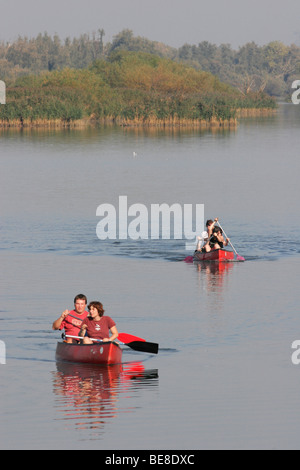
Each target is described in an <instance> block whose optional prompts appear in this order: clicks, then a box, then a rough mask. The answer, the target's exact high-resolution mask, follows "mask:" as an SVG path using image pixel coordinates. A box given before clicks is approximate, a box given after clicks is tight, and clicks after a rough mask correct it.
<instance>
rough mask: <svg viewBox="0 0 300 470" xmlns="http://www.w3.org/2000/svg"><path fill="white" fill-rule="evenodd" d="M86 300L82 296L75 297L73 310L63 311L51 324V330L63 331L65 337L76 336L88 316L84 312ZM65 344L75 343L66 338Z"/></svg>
mask: <svg viewBox="0 0 300 470" xmlns="http://www.w3.org/2000/svg"><path fill="white" fill-rule="evenodd" d="M86 304H87V298H86V296H85V295H84V294H78V295H76V297H75V299H74V310H64V311H63V313H62V314H61V316H60V317H59V318H58V319H57V320H55V321H54V322H53V325H52V329H53V330H62V329H64V330H65V334H66V335H71V336H78V333H79V331H80V328H81V325H82V322H83V320H85V319H86V317H87V316H88V312H87V311H86V310H85V309H86ZM66 342H67V343H73V342H76V341H75V340H73V339H72V338H66Z"/></svg>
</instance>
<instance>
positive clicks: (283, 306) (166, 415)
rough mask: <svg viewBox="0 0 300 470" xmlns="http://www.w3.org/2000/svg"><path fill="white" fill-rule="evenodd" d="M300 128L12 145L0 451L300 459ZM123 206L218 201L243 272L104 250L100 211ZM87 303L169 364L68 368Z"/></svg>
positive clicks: (282, 120)
mask: <svg viewBox="0 0 300 470" xmlns="http://www.w3.org/2000/svg"><path fill="white" fill-rule="evenodd" d="M299 127H300V106H295V105H288V104H285V105H284V104H282V105H280V107H279V111H278V113H277V114H276V115H275V116H271V117H268V118H251V119H244V120H241V121H240V123H239V126H238V127H237V129H235V130H230V131H229V130H223V131H219V132H216V131H214V132H210V131H203V132H202V131H201V132H200V131H198V130H188V129H182V130H180V131H179V130H178V129H177V130H171V129H165V130H163V129H144V130H143V129H138V128H118V127H115V128H113V127H107V128H99V129H87V130H64V131H52V130H24V131H22V132H21V131H14V130H2V131H0V168H1V173H0V236H1V243H0V260H1V270H0V285H1V293H0V294H1V305H0V341H1V342H0V346H1V347H2V356H1V354H0V360H1V358H2V362H5V364H4V363H2V364H0V398H1V403H0V416H1V419H0V423H1V424H0V448H1V449H100V450H102V451H107V450H110V449H111V450H116V449H127V450H134V449H174V450H176V449H195V450H198V449H299V448H300V438H299V431H300V405H299V389H300V365H296V364H293V362H292V360H291V358H292V353H293V349H292V348H291V345H292V343H293V341H295V340H298V339H300V316H299V304H300V296H299V270H300V257H299V252H300V249H299V246H300V245H299V243H300V212H299V199H300V189H299V170H300V160H299V144H300V134H299ZM120 196H127V198H128V205H129V206H130V205H132V204H136V203H139V204H143V205H145V207H147V208H149V207H150V206H151V205H152V204H162V203H166V204H169V205H170V206H171V205H172V204H174V203H178V204H180V205H182V206H183V205H184V204H193V205H196V204H204V213H205V219H207V218H214V217H219V220H220V223H221V225H222V227H223V229H224V230H225V232H226V234H227V235H228V236H229V237H230V239H231V242H232V244H233V246H234V248H235V250H236V251H237V253H238V254H240V255H241V256H243V257H244V258H245V262H244V263H237V262H234V263H228V264H225V265H224V264H223V265H222V264H220V265H216V264H214V263H206V264H203V263H202V264H201V263H198V264H193V263H186V262H184V261H183V260H184V259H185V258H186V257H187V256H189V255H191V254H192V251H191V250H190V251H188V250H186V246H185V240H180V239H170V240H162V239H159V240H152V239H148V240H147V239H145V240H131V239H127V240H126V239H124V240H123V239H122V240H120V239H118V240H105V241H103V240H100V239H99V238H98V237H97V235H96V227H97V224H98V222H99V217H97V216H96V210H97V207H98V206H99V205H101V204H104V203H107V204H111V205H114V206H115V207H116V208H117V207H118V201H119V197H120ZM78 293H84V294H86V295H87V297H88V300H89V301H91V300H100V301H101V302H102V303H103V305H104V308H105V311H106V314H107V315H110V316H111V317H113V318H114V320H115V321H116V323H117V327H118V330H119V331H122V332H127V333H131V334H134V335H137V336H140V337H143V338H146V339H147V340H148V341H153V342H157V343H159V345H160V350H159V353H158V355H145V354H136V353H135V352H134V351H132V350H130V349H124V352H123V359H124V363H123V364H122V365H116V366H113V367H108V368H106V367H89V366H88V367H87V366H85V367H82V366H80V365H76V364H75V365H74V364H65V363H61V362H56V361H55V349H56V344H57V341H59V340H60V333H59V332H55V331H52V329H51V325H52V322H53V321H54V320H55V319H56V318H58V317H59V315H60V314H61V312H62V311H63V310H64V309H66V308H69V309H71V308H72V306H73V298H74V296H75V295H76V294H78ZM4 345H5V360H3V357H4V356H3V346H4Z"/></svg>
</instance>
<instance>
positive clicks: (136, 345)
mask: <svg viewBox="0 0 300 470" xmlns="http://www.w3.org/2000/svg"><path fill="white" fill-rule="evenodd" d="M120 335H121V337H123V338H124V337H127V338H128V337H131V338H137V336H133V335H128V334H127V333H120ZM120 335H119V336H120ZM65 337H66V338H74V339H83V336H72V335H65ZM90 339H91V340H92V341H96V342H97V343H103V341H102V339H96V338H90ZM120 342H121V343H122V344H125V345H126V346H128V347H129V348H131V349H134V350H135V351H141V352H147V353H151V354H157V353H158V346H159V345H158V344H157V343H149V342H148V341H145V340H144V339H142V338H141V340H140V341H139V340H136V341H128V342H126V341H124V342H123V341H120Z"/></svg>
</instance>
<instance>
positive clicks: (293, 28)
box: [0, 0, 300, 48]
mask: <svg viewBox="0 0 300 470" xmlns="http://www.w3.org/2000/svg"><path fill="white" fill-rule="evenodd" d="M0 7H1V12H0V40H5V41H13V40H15V39H16V38H17V37H18V36H19V35H20V36H28V37H35V36H36V35H37V34H38V33H40V32H41V33H43V32H45V31H46V32H47V33H49V34H50V35H53V34H55V33H57V34H58V35H59V36H60V37H61V38H62V39H65V38H66V37H67V36H69V37H74V36H79V35H80V34H82V33H92V32H93V31H96V30H97V29H99V28H101V29H104V31H105V37H104V41H105V42H108V41H111V40H112V38H113V36H114V35H116V34H118V33H119V32H120V31H122V30H123V29H131V30H132V31H133V33H134V35H135V36H143V37H146V38H147V39H151V40H155V41H161V42H164V43H165V44H168V45H170V46H174V47H180V46H182V45H183V44H185V43H188V44H198V43H199V42H201V41H205V40H207V41H209V42H212V43H215V44H221V43H228V44H231V45H232V47H233V48H237V47H238V46H241V45H243V44H245V43H246V42H249V41H255V42H256V43H257V44H259V45H262V44H267V43H268V42H270V41H273V40H280V41H282V42H284V43H285V44H288V45H289V44H291V43H293V42H295V43H297V44H299V45H300V23H299V21H300V20H299V19H300V0H285V1H283V0H282V1H279V0H205V1H204V0H0Z"/></svg>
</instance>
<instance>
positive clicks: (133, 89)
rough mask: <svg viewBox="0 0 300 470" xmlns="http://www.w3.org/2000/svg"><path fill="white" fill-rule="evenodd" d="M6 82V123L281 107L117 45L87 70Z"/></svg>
mask: <svg viewBox="0 0 300 470" xmlns="http://www.w3.org/2000/svg"><path fill="white" fill-rule="evenodd" d="M6 85H7V96H6V104H5V105H2V106H0V126H2V127H25V126H32V127H34V126H37V127H83V126H87V125H91V124H103V123H106V124H109V123H112V124H117V125H121V126H141V125H143V126H200V127H224V126H232V125H233V126H234V125H236V122H237V117H238V116H241V115H253V114H265V113H266V112H267V113H269V112H274V110H276V102H275V100H274V99H273V98H271V97H269V96H268V95H266V94H264V93H261V92H256V93H248V94H243V93H241V92H240V91H239V90H236V89H235V88H233V87H231V86H230V85H227V84H224V83H222V82H220V80H219V79H218V78H216V77H215V76H214V75H212V74H210V73H208V72H202V71H197V70H195V69H193V68H191V67H188V66H185V65H182V64H179V63H177V62H174V61H172V60H169V59H162V58H160V57H158V56H154V55H151V54H145V53H139V52H138V53H136V52H126V51H121V52H116V53H114V54H112V55H111V56H110V57H109V59H108V60H99V61H96V62H94V63H93V64H92V65H91V66H90V67H89V68H86V69H70V68H65V69H63V70H60V71H53V72H48V73H41V74H38V75H27V76H24V77H20V78H17V79H16V80H15V81H8V82H7V84H6Z"/></svg>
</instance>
